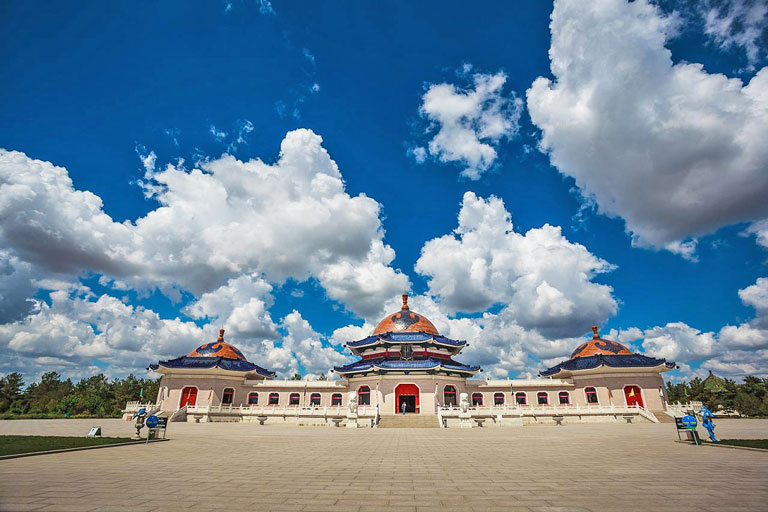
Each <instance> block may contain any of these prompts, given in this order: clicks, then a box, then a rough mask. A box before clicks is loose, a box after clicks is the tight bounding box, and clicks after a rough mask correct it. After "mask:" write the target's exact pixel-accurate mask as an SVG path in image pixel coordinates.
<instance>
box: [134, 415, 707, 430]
mask: <svg viewBox="0 0 768 512" xmlns="http://www.w3.org/2000/svg"><path fill="white" fill-rule="evenodd" d="M693 421H696V420H693ZM158 423H160V419H159V418H158V417H157V416H155V415H154V414H153V415H152V416H149V417H148V418H147V421H145V422H144V424H145V425H146V426H148V427H149V428H155V427H156V426H157V424H158Z"/></svg>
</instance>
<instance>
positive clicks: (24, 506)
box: [0, 501, 46, 512]
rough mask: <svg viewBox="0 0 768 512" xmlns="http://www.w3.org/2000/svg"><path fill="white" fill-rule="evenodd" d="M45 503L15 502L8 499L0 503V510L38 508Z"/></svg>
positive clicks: (20, 511) (4, 511)
mask: <svg viewBox="0 0 768 512" xmlns="http://www.w3.org/2000/svg"><path fill="white" fill-rule="evenodd" d="M45 506H46V505H45V504H43V503H16V502H13V501H9V502H7V503H0V511H2V512H24V511H26V510H40V509H41V508H43V507H45Z"/></svg>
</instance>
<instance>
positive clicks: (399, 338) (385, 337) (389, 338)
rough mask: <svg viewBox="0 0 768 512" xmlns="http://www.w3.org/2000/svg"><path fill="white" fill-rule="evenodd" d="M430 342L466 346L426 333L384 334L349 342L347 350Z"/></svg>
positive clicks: (464, 343) (450, 345)
mask: <svg viewBox="0 0 768 512" xmlns="http://www.w3.org/2000/svg"><path fill="white" fill-rule="evenodd" d="M424 342H430V343H434V344H435V345H444V346H446V347H451V348H457V347H464V346H466V344H467V342H466V341H463V340H452V339H450V338H446V337H444V336H439V335H434V334H429V333H426V332H386V333H384V334H376V335H373V336H368V337H367V338H363V339H362V340H357V341H350V342H348V343H347V347H349V348H363V347H369V346H374V345H380V344H403V343H424Z"/></svg>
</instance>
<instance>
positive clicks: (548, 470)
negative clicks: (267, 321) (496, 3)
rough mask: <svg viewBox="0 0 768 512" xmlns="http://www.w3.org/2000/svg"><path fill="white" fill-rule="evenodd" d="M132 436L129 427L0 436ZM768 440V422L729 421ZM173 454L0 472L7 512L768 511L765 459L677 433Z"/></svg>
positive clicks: (584, 429)
mask: <svg viewBox="0 0 768 512" xmlns="http://www.w3.org/2000/svg"><path fill="white" fill-rule="evenodd" d="M96 424H98V425H101V426H102V428H103V430H104V433H105V435H121V436H128V435H130V434H131V424H130V423H128V422H123V421H120V420H63V421H60V420H47V421H46V420H39V421H38V420H34V421H2V422H0V434H20V433H31V434H40V435H82V434H84V433H85V432H87V431H88V429H89V427H90V426H91V425H96ZM717 426H718V433H719V434H720V435H721V436H722V437H724V438H733V437H740V438H768V420H719V421H718V422H717ZM168 436H169V437H170V438H171V439H172V441H170V442H167V443H157V444H152V445H149V446H145V445H133V446H123V447H118V448H105V449H99V450H88V451H80V452H70V453H63V454H56V455H44V456H35V457H26V458H20V459H11V460H4V461H0V473H1V475H0V510H14V511H16V510H18V511H22V510H61V511H65V510H73V511H90V510H114V511H117V510H126V511H128V510H130V511H150V510H157V511H164V512H167V511H172V510H185V511H186V510H212V509H217V510H250V511H269V510H302V511H329V510H335V511H345V512H355V511H360V512H363V511H379V510H381V511H384V510H386V511H410V512H422V511H423V512H427V511H434V512H448V511H452V510H457V511H458V510H460V511H492V510H498V511H518V510H520V511H522V510H525V511H550V512H576V511H587V510H588V511H617V512H619V511H621V512H627V511H635V510H637V511H639V510H644V511H645V510H647V511H670V512H672V511H674V512H679V511H681V510H685V511H697V510H706V511H718V512H726V511H734V512H735V511H768V453H763V452H755V451H747V450H737V449H727V448H712V447H698V448H697V447H693V446H690V445H686V444H680V443H676V442H674V441H676V440H677V436H676V434H675V430H674V425H670V424H638V425H625V424H624V425H622V424H606V425H571V426H563V427H556V426H530V427H522V428H483V429H472V430H461V429H358V430H349V429H341V428H339V429H337V428H321V427H289V426H278V425H273V426H270V425H264V426H259V425H258V424H242V423H235V424H176V423H174V424H171V425H170V428H169V430H168Z"/></svg>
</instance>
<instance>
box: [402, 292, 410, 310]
mask: <svg viewBox="0 0 768 512" xmlns="http://www.w3.org/2000/svg"><path fill="white" fill-rule="evenodd" d="M403 309H409V308H408V294H407V293H404V294H403Z"/></svg>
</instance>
